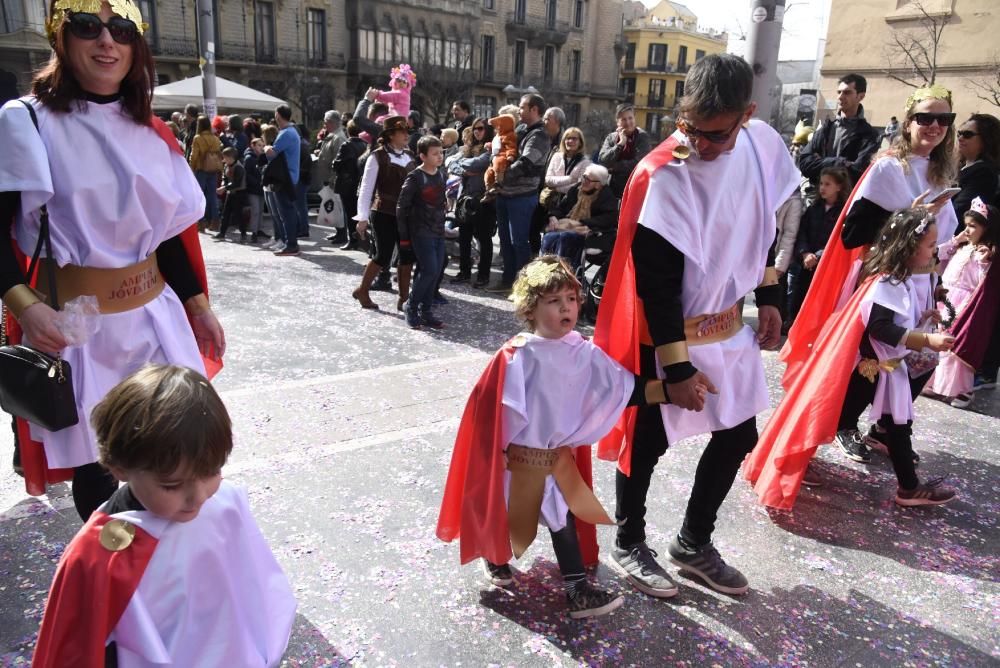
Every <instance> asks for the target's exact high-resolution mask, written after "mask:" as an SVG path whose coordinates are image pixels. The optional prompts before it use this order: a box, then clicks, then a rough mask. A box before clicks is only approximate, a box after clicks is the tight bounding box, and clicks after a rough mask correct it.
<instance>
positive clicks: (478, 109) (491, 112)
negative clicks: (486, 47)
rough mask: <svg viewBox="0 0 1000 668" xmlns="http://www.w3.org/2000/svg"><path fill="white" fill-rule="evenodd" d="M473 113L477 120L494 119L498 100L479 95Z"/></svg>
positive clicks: (473, 106) (475, 100)
mask: <svg viewBox="0 0 1000 668" xmlns="http://www.w3.org/2000/svg"><path fill="white" fill-rule="evenodd" d="M484 37H485V35H484ZM472 113H473V114H474V115H475V117H476V118H493V117H494V116H496V115H497V99H496V98H495V97H488V96H484V95H477V96H476V97H475V98H474V99H473V102H472Z"/></svg>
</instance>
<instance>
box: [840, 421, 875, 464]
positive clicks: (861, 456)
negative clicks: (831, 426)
mask: <svg viewBox="0 0 1000 668" xmlns="http://www.w3.org/2000/svg"><path fill="white" fill-rule="evenodd" d="M834 441H836V443H837V445H838V446H839V447H840V451H841V452H843V453H844V456H845V457H847V458H848V459H851V460H854V461H856V462H861V463H862V464H869V463H871V461H872V451H871V449H870V448H869V447H868V446H867V445H865V442H864V441H863V440H862V439H861V434H859V433H858V430H857V429H845V430H843V431H838V432H837V436H836V438H834Z"/></svg>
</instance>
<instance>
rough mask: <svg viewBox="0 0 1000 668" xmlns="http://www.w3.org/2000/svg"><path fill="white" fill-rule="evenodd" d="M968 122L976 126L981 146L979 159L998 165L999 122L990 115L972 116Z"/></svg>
mask: <svg viewBox="0 0 1000 668" xmlns="http://www.w3.org/2000/svg"><path fill="white" fill-rule="evenodd" d="M969 120H970V121H972V122H973V123H975V124H976V132H978V133H979V141H980V142H981V143H982V145H983V151H982V153H980V154H979V159H980V160H983V161H985V162H988V163H990V164H992V165H1000V120H997V117H996V116H994V115H992V114H972V116H970V117H969Z"/></svg>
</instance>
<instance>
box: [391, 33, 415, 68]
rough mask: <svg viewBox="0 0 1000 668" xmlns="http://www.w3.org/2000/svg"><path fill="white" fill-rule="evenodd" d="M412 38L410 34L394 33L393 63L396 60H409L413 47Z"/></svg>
mask: <svg viewBox="0 0 1000 668" xmlns="http://www.w3.org/2000/svg"><path fill="white" fill-rule="evenodd" d="M412 43H413V42H412V38H411V37H410V36H409V35H400V34H398V33H397V34H395V35H393V39H392V53H393V59H392V61H393V63H396V62H400V63H402V62H409V61H410V60H411V58H410V49H411V47H412Z"/></svg>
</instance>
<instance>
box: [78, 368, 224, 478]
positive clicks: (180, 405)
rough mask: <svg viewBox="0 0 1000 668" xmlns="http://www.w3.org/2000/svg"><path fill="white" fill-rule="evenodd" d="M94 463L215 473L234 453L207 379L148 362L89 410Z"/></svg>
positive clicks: (164, 472) (197, 474) (196, 474)
mask: <svg viewBox="0 0 1000 668" xmlns="http://www.w3.org/2000/svg"><path fill="white" fill-rule="evenodd" d="M90 419H91V424H93V426H94V431H95V432H96V434H97V443H98V445H97V449H98V459H99V460H100V462H101V464H103V465H105V466H109V467H111V466H113V467H116V468H119V469H122V470H125V471H146V472H150V473H155V474H158V475H160V476H164V477H166V476H170V475H172V474H174V473H176V472H177V471H182V472H183V473H184V474H186V475H190V476H193V477H196V478H207V477H209V476H212V475H215V474H217V473H218V472H219V470H220V469H221V468H222V465H223V464H225V463H226V459H227V458H228V457H229V453H230V452H232V449H233V429H232V422H230V419H229V413H227V412H226V407H225V405H224V404H223V403H222V399H220V398H219V395H218V394H216V392H215V390H214V389H213V388H212V385H211V384H210V383H209V382H208V380H207V379H206V378H205V377H204V376H202V375H201V374H200V373H197V372H196V371H192V370H191V369H188V368H185V367H180V366H169V365H162V364H150V365H148V366H145V367H143V368H142V369H139V370H138V371H136V372H135V373H133V374H132V375H131V376H129V377H128V378H126V379H125V380H123V381H122V382H120V383H119V384H118V385H116V386H115V387H114V388H112V389H111V391H110V392H108V394H107V396H105V397H104V399H103V400H101V402H100V403H99V404H97V406H96V407H95V408H94V411H93V413H92V414H91V418H90Z"/></svg>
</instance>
